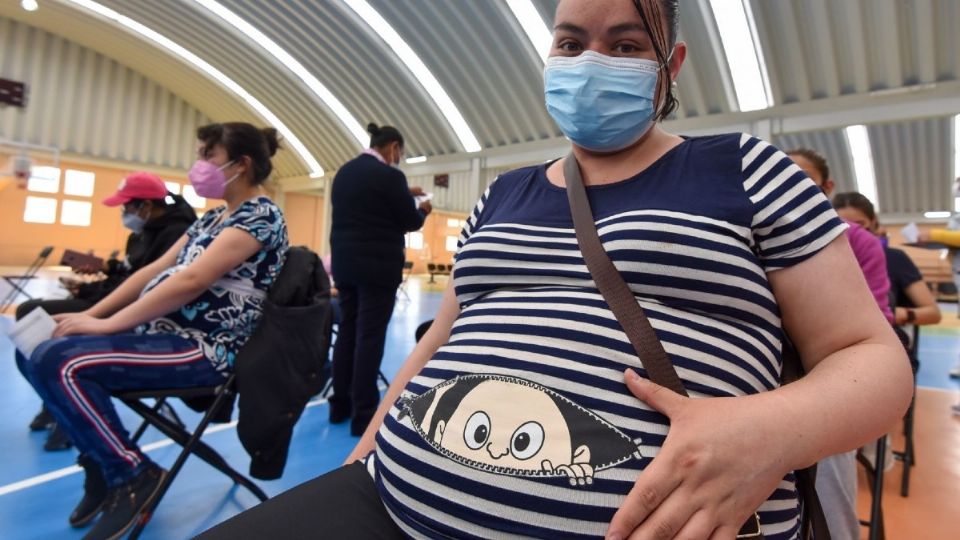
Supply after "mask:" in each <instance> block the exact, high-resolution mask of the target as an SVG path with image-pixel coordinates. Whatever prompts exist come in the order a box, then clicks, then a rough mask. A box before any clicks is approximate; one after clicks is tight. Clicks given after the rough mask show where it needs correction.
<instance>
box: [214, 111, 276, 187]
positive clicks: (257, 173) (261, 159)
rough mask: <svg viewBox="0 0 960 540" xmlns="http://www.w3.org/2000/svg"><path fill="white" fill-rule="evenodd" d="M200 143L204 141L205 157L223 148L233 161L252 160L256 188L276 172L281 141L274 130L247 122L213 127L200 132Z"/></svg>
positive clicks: (228, 123)
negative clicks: (274, 158) (274, 157)
mask: <svg viewBox="0 0 960 540" xmlns="http://www.w3.org/2000/svg"><path fill="white" fill-rule="evenodd" d="M197 139H199V140H201V141H203V144H204V147H203V151H204V154H206V153H208V152H209V151H210V150H211V149H212V148H213V147H214V146H216V145H218V144H220V145H223V147H224V148H225V149H226V151H227V157H228V158H230V161H235V160H237V159H240V158H241V157H243V156H248V157H249V158H250V161H251V163H252V165H253V184H254V185H259V184H262V183H264V182H266V181H267V178H269V177H270V173H271V172H273V163H271V162H270V158H271V157H273V155H274V154H276V153H277V149H278V148H280V139H279V136H278V135H277V130H276V129H274V128H263V129H260V128H257V127H256V126H254V125H252V124H248V123H246V122H227V123H224V124H209V125H206V126H203V127H200V128H197Z"/></svg>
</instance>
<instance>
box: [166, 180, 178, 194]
mask: <svg viewBox="0 0 960 540" xmlns="http://www.w3.org/2000/svg"><path fill="white" fill-rule="evenodd" d="M163 183H164V184H166V185H167V191H169V192H170V193H173V194H174V195H179V194H180V184H178V183H176V182H170V181H169V180H164V181H163Z"/></svg>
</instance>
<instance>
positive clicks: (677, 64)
mask: <svg viewBox="0 0 960 540" xmlns="http://www.w3.org/2000/svg"><path fill="white" fill-rule="evenodd" d="M686 59H687V44H686V43H685V42H683V41H678V42H677V43H676V45H674V46H673V56H671V57H670V62H669V63H670V65H669V69H670V79H671V80H673V81H674V82H676V80H677V77H678V76H680V68H681V67H683V62H684V61H685V60H686Z"/></svg>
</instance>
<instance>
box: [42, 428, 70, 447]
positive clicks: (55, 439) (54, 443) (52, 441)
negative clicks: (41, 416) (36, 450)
mask: <svg viewBox="0 0 960 540" xmlns="http://www.w3.org/2000/svg"><path fill="white" fill-rule="evenodd" d="M71 446H73V444H72V443H71V442H70V436H69V435H67V430H65V429H63V428H62V427H60V424H58V423H57V422H54V423H53V425H52V426H50V434H49V435H47V440H46V442H44V443H43V449H44V450H46V451H47V452H56V451H59V450H67V449H69V448H70V447H71Z"/></svg>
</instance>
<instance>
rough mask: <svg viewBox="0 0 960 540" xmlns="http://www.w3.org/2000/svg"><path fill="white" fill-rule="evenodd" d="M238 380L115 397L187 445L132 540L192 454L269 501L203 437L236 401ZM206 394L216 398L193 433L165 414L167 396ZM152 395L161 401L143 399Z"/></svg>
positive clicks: (147, 509) (131, 536)
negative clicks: (215, 420)
mask: <svg viewBox="0 0 960 540" xmlns="http://www.w3.org/2000/svg"><path fill="white" fill-rule="evenodd" d="M235 379H236V375H233V374H231V375H230V376H229V377H228V378H227V379H226V381H225V382H224V383H223V384H221V385H219V386H211V387H202V388H172V389H166V390H144V391H136V392H120V393H117V394H114V396H115V397H116V398H118V399H120V401H122V402H123V403H124V404H126V405H127V407H130V408H131V409H132V410H133V411H134V412H135V413H137V414H139V415H140V416H141V417H142V418H143V419H144V421H145V423H146V424H149V425H152V426H154V427H156V428H157V429H158V430H160V432H161V433H163V434H164V435H166V436H167V437H169V438H171V439H172V440H173V441H174V442H176V443H177V444H179V445H180V446H181V447H183V448H182V450H181V451H180V455H178V456H177V459H176V461H174V463H173V466H172V467H170V472H169V474H168V475H167V477H166V478H164V479H163V481H162V482H161V483H160V486H159V487H158V488H157V494H156V496H155V497H154V498H153V500H152V501H150V502H149V503H148V504H147V505H146V506H145V507H144V508H143V509H142V510H141V511H140V517H139V519H138V520H137V524H136V526H134V528H133V530H131V531H130V536H129V537H128V538H130V539H131V540H132V539H136V538H138V537H139V536H140V534H141V533H142V532H143V528H144V527H146V525H147V523H149V521H150V518H151V517H152V516H153V512H154V510H155V509H156V508H157V505H158V504H160V500H161V499H163V496H164V495H165V494H166V492H167V490H168V489H170V484H172V483H173V480H174V479H175V478H176V477H177V474H178V473H179V472H180V470H181V469H182V468H183V465H184V463H185V462H186V461H187V457H189V456H190V454H193V455H195V456H197V457H198V458H200V459H202V460H203V461H205V462H207V463H208V464H209V465H210V466H212V467H213V468H215V469H217V470H218V471H220V472H222V473H223V474H224V475H226V476H227V477H228V478H230V479H231V480H233V483H234V484H240V485H241V486H243V487H245V488H247V489H248V490H249V491H250V492H251V493H253V495H254V496H255V497H257V499H259V500H260V501H261V502H263V501H265V500H267V498H268V497H267V494H266V493H264V492H263V490H261V489H260V488H259V487H257V485H256V484H254V483H253V481H252V480H250V479H249V478H247V477H246V476H244V475H243V474H240V473H239V472H238V471H237V470H236V469H234V468H232V467H231V466H230V465H228V464H227V462H226V460H225V459H223V456H221V455H220V454H219V453H217V451H216V450H214V449H213V448H211V447H210V446H208V445H207V444H206V443H204V442H202V441H201V440H200V437H201V436H202V435H203V432H204V431H206V429H207V426H208V425H209V424H210V422H211V420H212V419H214V418H216V417H217V415H218V413H220V412H221V410H222V409H223V408H224V407H227V406H228V405H229V404H230V403H232V402H233V398H234V396H235V395H236V392H237V390H236V382H235ZM202 397H207V398H210V397H212V398H213V403H212V404H211V405H210V407H209V408H208V409H207V412H206V413H205V414H204V415H203V418H201V419H200V423H199V424H198V425H197V427H196V429H194V430H193V432H190V431H188V430H187V429H186V428H185V427H184V426H183V425H182V424H178V423H177V422H176V421H175V420H174V419H171V418H168V417H167V416H166V415H165V414H164V413H163V410H162V408H163V403H164V401H165V400H166V399H169V398H181V399H190V398H202ZM151 398H152V399H155V400H157V403H155V404H154V405H153V406H150V405H147V404H146V403H144V402H143V401H142V400H143V399H151ZM144 427H145V426H141V429H139V430H138V431H137V433H136V434H135V439H136V438H139V436H140V435H141V434H142V433H143V428H144Z"/></svg>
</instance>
